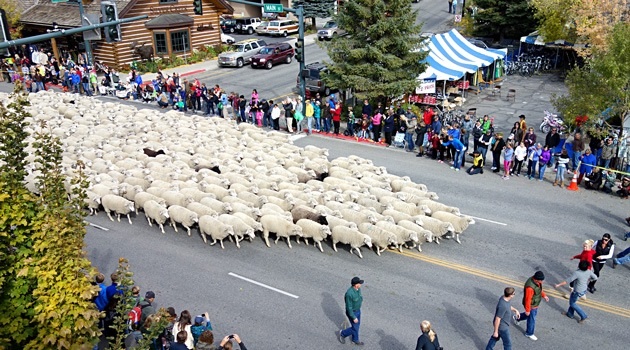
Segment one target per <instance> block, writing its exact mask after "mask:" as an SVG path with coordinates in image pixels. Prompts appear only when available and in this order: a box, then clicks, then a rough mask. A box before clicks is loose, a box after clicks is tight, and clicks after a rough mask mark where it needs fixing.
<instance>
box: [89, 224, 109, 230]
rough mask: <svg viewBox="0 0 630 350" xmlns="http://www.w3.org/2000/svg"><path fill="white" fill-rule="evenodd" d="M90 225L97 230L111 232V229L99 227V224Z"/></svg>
mask: <svg viewBox="0 0 630 350" xmlns="http://www.w3.org/2000/svg"><path fill="white" fill-rule="evenodd" d="M88 225H90V226H92V227H96V228H97V229H99V230H103V231H109V229H108V228H107V227H103V226H100V225H97V224H93V223H91V222H88Z"/></svg>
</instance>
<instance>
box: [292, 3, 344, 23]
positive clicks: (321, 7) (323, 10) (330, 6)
mask: <svg viewBox="0 0 630 350" xmlns="http://www.w3.org/2000/svg"><path fill="white" fill-rule="evenodd" d="M300 5H302V8H303V10H304V18H310V19H311V20H312V25H313V26H315V18H326V17H330V16H332V13H333V10H334V9H335V0H297V1H294V2H293V3H292V5H291V6H293V8H294V9H297V8H298V6H300Z"/></svg>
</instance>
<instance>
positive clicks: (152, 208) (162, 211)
mask: <svg viewBox="0 0 630 350" xmlns="http://www.w3.org/2000/svg"><path fill="white" fill-rule="evenodd" d="M144 215H145V216H146V218H147V221H148V222H149V226H153V224H152V223H151V220H153V221H155V223H156V224H158V225H159V226H160V230H161V231H162V233H164V223H165V222H166V220H167V219H168V218H169V215H168V209H166V207H165V206H164V205H163V204H160V203H158V202H156V201H154V200H152V199H149V200H147V201H146V202H144Z"/></svg>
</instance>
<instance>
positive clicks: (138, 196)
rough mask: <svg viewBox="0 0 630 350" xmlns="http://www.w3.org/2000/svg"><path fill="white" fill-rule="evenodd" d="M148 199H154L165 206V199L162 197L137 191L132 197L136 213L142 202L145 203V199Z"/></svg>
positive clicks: (142, 206) (141, 207)
mask: <svg viewBox="0 0 630 350" xmlns="http://www.w3.org/2000/svg"><path fill="white" fill-rule="evenodd" d="M149 200H153V201H156V202H158V203H159V204H161V205H164V206H166V201H165V200H164V199H163V198H160V197H158V196H156V195H153V194H151V193H148V192H138V193H136V195H135V196H134V197H133V201H134V202H135V203H136V214H138V209H143V208H144V204H145V203H146V201H149Z"/></svg>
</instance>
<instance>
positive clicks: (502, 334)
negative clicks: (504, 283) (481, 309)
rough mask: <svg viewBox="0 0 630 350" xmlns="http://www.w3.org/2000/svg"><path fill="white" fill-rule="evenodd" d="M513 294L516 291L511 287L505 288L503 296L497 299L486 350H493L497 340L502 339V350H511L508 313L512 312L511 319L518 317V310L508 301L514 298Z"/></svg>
mask: <svg viewBox="0 0 630 350" xmlns="http://www.w3.org/2000/svg"><path fill="white" fill-rule="evenodd" d="M515 294H516V291H515V290H514V288H512V287H506V288H505V289H504V290H503V296H502V297H501V298H499V303H497V308H496V311H495V312H494V320H493V321H492V324H493V325H494V330H493V332H492V336H491V337H490V340H488V345H486V350H492V349H494V346H495V345H496V344H497V342H498V341H499V339H502V341H503V349H504V350H512V338H510V322H509V320H510V313H511V312H514V315H513V317H516V319H518V318H519V317H520V313H519V312H518V310H517V309H516V308H514V307H513V306H512V305H511V304H510V301H511V300H512V298H514V295H515Z"/></svg>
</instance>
